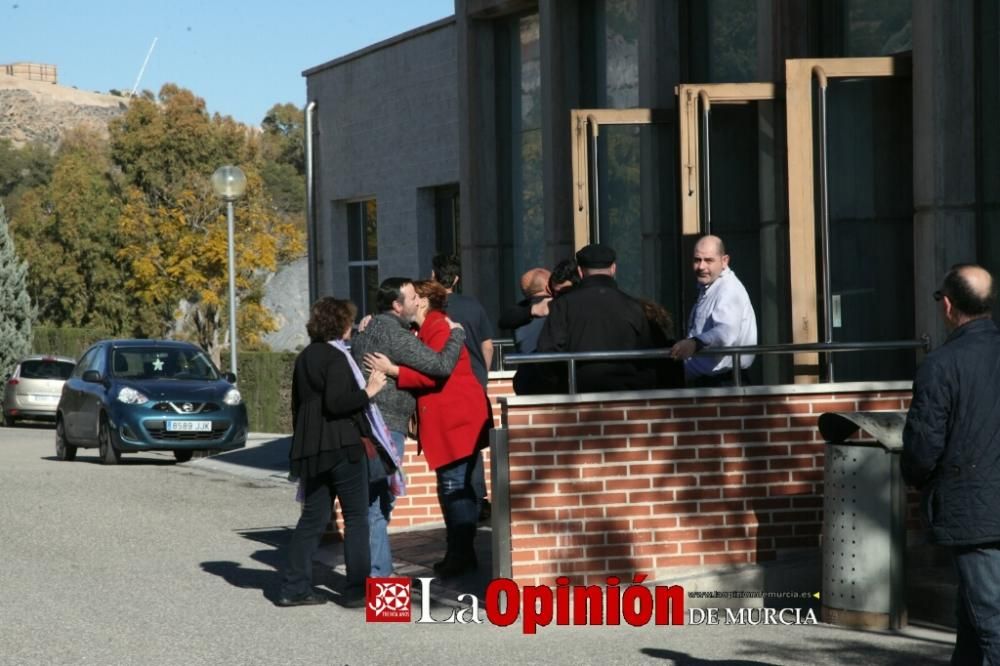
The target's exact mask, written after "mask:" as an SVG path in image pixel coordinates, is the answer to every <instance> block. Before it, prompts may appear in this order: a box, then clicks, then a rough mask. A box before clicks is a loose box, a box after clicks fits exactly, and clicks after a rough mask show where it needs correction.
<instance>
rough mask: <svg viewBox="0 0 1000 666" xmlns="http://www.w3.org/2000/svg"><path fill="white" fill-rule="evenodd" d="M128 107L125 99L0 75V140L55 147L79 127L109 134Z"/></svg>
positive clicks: (17, 143)
mask: <svg viewBox="0 0 1000 666" xmlns="http://www.w3.org/2000/svg"><path fill="white" fill-rule="evenodd" d="M127 104H128V101H127V100H126V99H125V98H123V97H115V96H113V95H101V94H99V93H93V92H87V91H84V90H77V89H75V88H67V87H66V86H60V85H57V84H53V83H46V82H43V81H29V80H26V79H21V78H16V77H13V76H7V75H6V74H0V138H3V139H9V140H10V141H11V142H12V143H13V144H14V145H15V146H21V145H23V144H25V143H29V142H31V141H41V142H43V143H45V144H47V145H49V146H51V147H55V146H56V145H58V144H59V141H60V140H61V139H62V135H63V133H64V132H65V131H66V130H68V129H71V128H73V127H76V126H78V125H90V126H91V127H94V128H97V129H98V130H100V131H102V132H106V131H107V124H108V121H109V120H111V119H112V118H114V117H115V116H118V115H120V114H121V113H123V112H124V111H125V108H126V105H127Z"/></svg>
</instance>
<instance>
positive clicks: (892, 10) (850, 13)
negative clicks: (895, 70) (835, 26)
mask: <svg viewBox="0 0 1000 666" xmlns="http://www.w3.org/2000/svg"><path fill="white" fill-rule="evenodd" d="M912 16H913V7H912V2H911V0H848V1H847V5H846V8H845V11H844V42H845V44H844V55H845V56H847V57H861V56H880V55H891V54H893V53H902V52H904V51H909V50H911V49H912V48H913V30H912V25H911V19H912Z"/></svg>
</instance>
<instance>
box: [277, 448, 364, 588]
mask: <svg viewBox="0 0 1000 666" xmlns="http://www.w3.org/2000/svg"><path fill="white" fill-rule="evenodd" d="M340 453H341V455H338V456H337V458H336V460H335V462H334V465H333V467H332V468H331V469H329V470H327V471H325V472H321V473H320V474H319V475H317V476H315V477H312V478H310V479H306V482H305V500H304V501H303V502H302V515H301V516H299V522H298V524H297V525H296V526H295V531H294V532H293V533H292V539H291V542H290V543H289V545H288V564H287V566H286V567H285V571H284V573H283V575H282V581H281V594H282V596H286V597H293V598H294V597H297V596H301V595H304V594H307V593H308V592H309V591H310V590H311V589H312V561H313V555H315V554H316V549H317V548H319V542H320V539H321V538H322V536H323V532H324V530H326V526H327V523H329V522H330V515H331V511H332V510H333V498H334V497H339V498H340V508H341V510H342V511H343V516H344V562H345V564H346V565H347V587H346V589H345V590H344V596H345V597H355V596H363V595H364V593H365V578H366V577H367V576H368V573H369V571H370V569H371V560H370V555H369V552H368V461H367V459H366V458H365V457H364V456H363V455H362V456H361V457H360V459H358V460H356V461H354V462H352V461H350V460H349V459H348V457H347V455H346V454H344V453H343V452H340Z"/></svg>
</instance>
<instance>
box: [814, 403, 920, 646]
mask: <svg viewBox="0 0 1000 666" xmlns="http://www.w3.org/2000/svg"><path fill="white" fill-rule="evenodd" d="M905 424H906V413H905V412H842V413H826V414H822V415H821V416H820V417H819V430H820V433H821V434H822V435H823V438H824V439H825V440H826V442H827V444H828V445H829V446H828V448H827V451H826V459H825V463H824V470H823V474H824V486H823V586H822V593H821V596H820V603H821V617H822V620H823V621H824V622H828V623H830V624H838V625H844V626H849V627H855V628H864V629H900V628H902V627H905V626H906V624H907V617H906V598H905V575H904V559H905V553H906V484H905V483H904V482H903V476H902V472H901V470H900V465H899V458H900V456H899V454H901V453H902V451H903V426H904V425H905ZM858 430H863V431H865V432H867V433H868V434H870V435H871V436H872V437H874V438H875V440H876V441H874V442H864V441H848V438H849V437H851V436H852V435H853V434H854V433H856V432H858Z"/></svg>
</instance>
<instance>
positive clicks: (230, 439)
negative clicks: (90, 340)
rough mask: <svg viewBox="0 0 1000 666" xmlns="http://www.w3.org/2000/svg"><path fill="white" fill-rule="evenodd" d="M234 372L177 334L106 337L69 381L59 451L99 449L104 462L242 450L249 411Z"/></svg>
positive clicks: (72, 453)
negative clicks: (129, 456)
mask: <svg viewBox="0 0 1000 666" xmlns="http://www.w3.org/2000/svg"><path fill="white" fill-rule="evenodd" d="M235 381H236V377H235V376H234V375H232V374H229V375H223V374H221V373H220V372H219V370H218V369H217V368H216V367H215V364H214V363H212V360H211V359H210V358H209V357H208V355H207V354H205V352H203V351H202V350H201V349H200V348H199V347H197V346H195V345H193V344H190V343H187V342H177V341H173V340H104V341H102V342H98V343H97V344H95V345H94V346H92V347H91V348H90V349H88V350H87V351H86V352H85V353H84V354H83V356H81V357H80V360H79V361H78V362H77V365H76V368H75V369H74V370H73V374H72V375H70V377H69V379H68V380H66V383H65V384H64V385H63V389H62V396H61V397H60V399H59V406H58V407H57V409H56V456H57V457H58V458H59V459H60V460H73V459H74V458H75V457H76V452H77V449H79V448H97V449H98V454H99V456H100V459H101V462H102V463H104V464H106V465H113V464H116V463H117V462H118V461H119V460H120V459H121V455H122V453H129V452H140V451H172V452H173V454H174V457H175V458H176V459H177V461H178V462H186V461H188V460H190V459H191V456H192V455H193V453H194V452H195V451H196V450H208V451H226V450H230V449H238V448H242V447H243V446H245V445H246V439H247V410H246V405H244V404H243V398H242V396H241V395H240V392H239V390H237V388H236V387H235V386H234V382H235Z"/></svg>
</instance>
